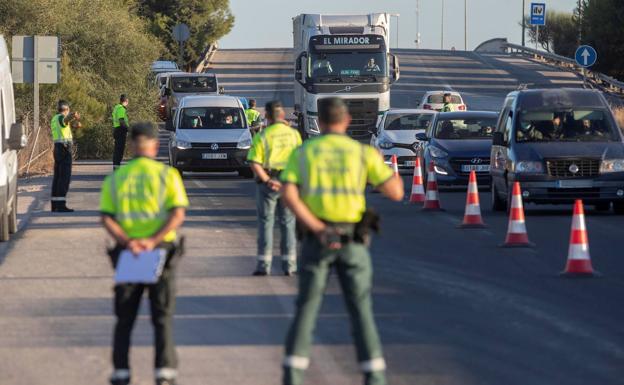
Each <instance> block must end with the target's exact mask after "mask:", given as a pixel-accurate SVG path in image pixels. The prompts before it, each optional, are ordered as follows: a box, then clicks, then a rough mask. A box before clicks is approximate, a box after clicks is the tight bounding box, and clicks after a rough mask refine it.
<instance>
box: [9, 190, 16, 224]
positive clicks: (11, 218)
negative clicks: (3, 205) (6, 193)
mask: <svg viewBox="0 0 624 385" xmlns="http://www.w3.org/2000/svg"><path fill="white" fill-rule="evenodd" d="M11 206H12V207H11V214H9V233H11V234H15V233H17V194H15V197H14V198H13V204H12V205H11Z"/></svg>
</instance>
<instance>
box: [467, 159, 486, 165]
mask: <svg viewBox="0 0 624 385" xmlns="http://www.w3.org/2000/svg"><path fill="white" fill-rule="evenodd" d="M470 163H472V164H481V163H483V159H481V158H472V159H471V160H470Z"/></svg>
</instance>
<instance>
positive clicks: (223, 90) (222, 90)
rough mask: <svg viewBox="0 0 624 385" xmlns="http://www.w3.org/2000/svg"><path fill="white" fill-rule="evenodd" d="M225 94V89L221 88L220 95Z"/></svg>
mask: <svg viewBox="0 0 624 385" xmlns="http://www.w3.org/2000/svg"><path fill="white" fill-rule="evenodd" d="M224 93H225V87H223V86H219V94H220V95H223V94H224Z"/></svg>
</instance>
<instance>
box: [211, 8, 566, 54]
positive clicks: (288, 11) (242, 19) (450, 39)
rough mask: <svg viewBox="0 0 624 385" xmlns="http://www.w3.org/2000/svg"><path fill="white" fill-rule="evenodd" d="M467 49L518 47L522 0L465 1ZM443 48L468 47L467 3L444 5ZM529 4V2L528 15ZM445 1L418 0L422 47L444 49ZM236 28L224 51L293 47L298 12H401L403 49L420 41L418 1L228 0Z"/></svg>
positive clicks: (401, 44)
mask: <svg viewBox="0 0 624 385" xmlns="http://www.w3.org/2000/svg"><path fill="white" fill-rule="evenodd" d="M466 1H467V2H468V49H472V48H474V47H476V46H477V45H478V44H480V43H481V42H483V41H485V40H487V39H490V38H493V37H507V38H508V39H509V40H510V41H511V42H516V43H519V42H520V39H521V30H520V27H519V25H518V22H519V21H520V18H521V16H520V12H521V8H522V0H466ZM536 2H545V3H546V6H547V7H548V8H549V9H556V10H563V11H572V9H574V6H575V4H576V2H577V1H576V0H545V1H536ZM444 3H445V12H444V18H445V20H444V25H445V27H444V46H445V48H447V49H448V48H450V47H452V46H455V47H456V48H457V49H463V47H464V0H444ZM530 3H531V0H526V8H527V11H526V12H529V4H530ZM441 5H442V0H420V34H421V41H422V43H421V47H422V48H440V21H441V14H442V12H441V10H442V7H441ZM230 6H231V8H232V12H233V13H234V15H235V16H236V23H235V25H234V28H233V30H232V32H230V34H229V35H227V36H225V37H223V38H222V39H221V41H220V42H219V44H220V46H221V48H253V47H267V48H268V47H292V20H291V19H292V17H294V16H296V15H298V14H300V13H328V14H331V13H342V14H345V13H349V14H366V13H371V12H390V13H398V14H400V15H401V16H400V17H399V33H398V38H399V47H401V48H409V47H411V48H413V47H415V46H416V45H415V43H414V40H415V38H416V0H230ZM396 26H397V24H396V18H394V17H393V18H392V26H391V31H392V45H391V46H392V47H393V48H394V47H395V46H396V39H397V35H396V32H397V29H396Z"/></svg>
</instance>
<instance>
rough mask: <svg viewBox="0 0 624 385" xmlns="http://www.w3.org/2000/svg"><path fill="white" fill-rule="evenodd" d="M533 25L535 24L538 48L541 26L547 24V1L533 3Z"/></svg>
mask: <svg viewBox="0 0 624 385" xmlns="http://www.w3.org/2000/svg"><path fill="white" fill-rule="evenodd" d="M531 25H534V26H535V49H537V47H538V44H539V27H540V25H542V26H543V25H546V3H531Z"/></svg>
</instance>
